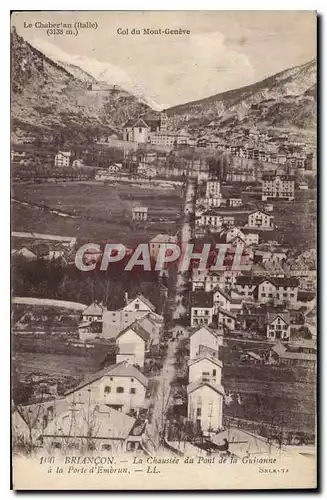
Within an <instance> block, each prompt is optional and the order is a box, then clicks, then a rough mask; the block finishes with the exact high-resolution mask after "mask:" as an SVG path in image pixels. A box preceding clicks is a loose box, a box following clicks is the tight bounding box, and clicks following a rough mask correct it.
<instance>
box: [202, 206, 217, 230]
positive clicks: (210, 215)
mask: <svg viewBox="0 0 327 500" xmlns="http://www.w3.org/2000/svg"><path fill="white" fill-rule="evenodd" d="M222 223H223V221H222V217H221V215H219V213H218V212H217V211H216V210H214V209H212V208H211V209H209V210H206V211H205V212H203V213H202V214H201V215H200V217H199V218H198V219H197V220H196V224H197V225H198V226H210V228H211V230H215V231H219V230H220V229H221V227H222Z"/></svg>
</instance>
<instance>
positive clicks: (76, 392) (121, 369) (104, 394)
mask: <svg viewBox="0 0 327 500" xmlns="http://www.w3.org/2000/svg"><path fill="white" fill-rule="evenodd" d="M147 386H148V379H147V378H146V377H145V376H144V375H143V374H142V373H141V372H140V371H139V370H137V368H135V367H134V366H132V365H130V364H127V363H125V362H123V363H118V364H115V365H112V366H109V367H106V368H104V369H103V370H100V371H98V372H96V373H94V374H92V375H90V376H89V377H87V378H85V379H84V381H83V382H81V384H79V385H78V386H77V387H75V388H73V389H71V390H69V391H67V392H66V394H65V396H66V400H67V402H68V403H74V404H76V405H79V404H81V405H88V404H89V403H90V404H95V405H96V404H106V405H107V406H110V407H111V408H113V409H115V410H119V411H122V412H123V413H128V412H129V411H130V410H131V409H140V408H143V407H144V399H145V393H146V388H147Z"/></svg>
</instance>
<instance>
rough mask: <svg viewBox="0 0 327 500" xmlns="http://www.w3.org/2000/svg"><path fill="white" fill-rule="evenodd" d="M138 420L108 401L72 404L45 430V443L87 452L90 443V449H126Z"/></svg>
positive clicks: (53, 447) (48, 446) (59, 447)
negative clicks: (109, 404)
mask: <svg viewBox="0 0 327 500" xmlns="http://www.w3.org/2000/svg"><path fill="white" fill-rule="evenodd" d="M135 423H136V419H135V418H133V417H131V416H129V415H125V414H124V413H122V412H121V411H117V410H115V409H114V408H112V407H109V406H108V405H106V404H92V405H87V406H86V407H85V406H84V405H71V406H70V408H69V409H68V410H67V411H66V412H64V413H61V414H60V415H59V416H57V417H56V418H55V419H54V420H52V421H51V422H50V423H49V424H48V425H47V426H46V427H45V428H44V429H43V432H42V441H43V446H44V447H45V448H46V449H56V450H57V449H62V450H65V448H66V449H67V448H68V449H74V450H79V452H84V451H85V448H86V445H87V447H88V450H97V451H99V452H109V451H112V452H115V453H117V452H125V451H126V450H128V448H129V446H128V444H129V442H130V441H134V439H133V437H132V429H133V427H134V425H135ZM59 429H60V431H59ZM140 440H141V437H139V440H138V441H139V442H140Z"/></svg>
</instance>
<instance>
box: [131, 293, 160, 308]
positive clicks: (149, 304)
mask: <svg viewBox="0 0 327 500" xmlns="http://www.w3.org/2000/svg"><path fill="white" fill-rule="evenodd" d="M136 299H139V300H141V301H142V302H143V303H144V304H145V305H146V306H148V307H149V308H150V309H151V311H152V312H154V311H155V309H156V308H155V307H154V305H153V304H152V302H150V300H149V299H147V298H146V297H145V296H144V295H143V293H138V294H137V295H136V297H134V299H130V300H129V301H128V304H127V305H129V304H131V303H132V302H134V300H136Z"/></svg>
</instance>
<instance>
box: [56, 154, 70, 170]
mask: <svg viewBox="0 0 327 500" xmlns="http://www.w3.org/2000/svg"><path fill="white" fill-rule="evenodd" d="M70 157H71V152H70V151H59V152H58V153H57V154H56V156H55V160H54V164H55V167H69V164H70Z"/></svg>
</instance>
